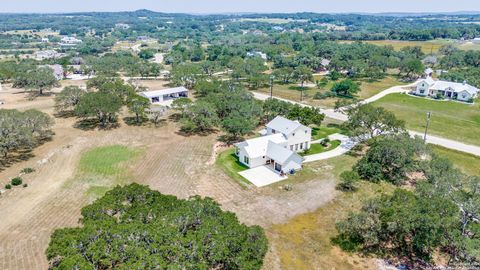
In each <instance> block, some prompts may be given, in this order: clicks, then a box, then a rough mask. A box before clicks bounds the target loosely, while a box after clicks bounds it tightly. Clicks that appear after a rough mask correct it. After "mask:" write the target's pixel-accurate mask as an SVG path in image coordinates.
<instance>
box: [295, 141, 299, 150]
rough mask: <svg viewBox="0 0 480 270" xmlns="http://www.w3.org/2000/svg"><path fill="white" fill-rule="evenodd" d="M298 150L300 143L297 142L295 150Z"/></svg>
mask: <svg viewBox="0 0 480 270" xmlns="http://www.w3.org/2000/svg"><path fill="white" fill-rule="evenodd" d="M297 150H298V143H297V144H295V151H297Z"/></svg>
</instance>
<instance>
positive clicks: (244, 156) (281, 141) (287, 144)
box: [235, 116, 312, 173]
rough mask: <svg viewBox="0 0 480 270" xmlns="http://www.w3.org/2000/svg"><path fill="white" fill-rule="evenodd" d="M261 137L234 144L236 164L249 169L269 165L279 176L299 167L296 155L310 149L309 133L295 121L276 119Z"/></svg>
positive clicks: (310, 133) (298, 156)
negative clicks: (236, 157)
mask: <svg viewBox="0 0 480 270" xmlns="http://www.w3.org/2000/svg"><path fill="white" fill-rule="evenodd" d="M261 133H262V135H263V136H261V137H258V138H254V139H250V140H246V141H244V142H240V143H237V144H235V147H236V154H237V156H238V158H239V161H240V162H241V163H243V164H245V165H246V166H248V167H249V168H255V167H259V166H263V165H270V166H271V167H272V168H273V169H274V170H275V171H277V172H279V173H289V172H292V171H297V170H300V169H301V168H302V162H303V157H301V156H300V155H298V154H297V153H298V152H301V151H305V150H306V149H309V148H310V144H311V138H312V130H311V129H310V128H309V127H306V126H304V125H302V124H301V123H300V122H298V121H292V120H289V119H286V118H284V117H281V116H277V117H276V118H275V119H273V120H272V121H271V122H269V123H268V124H267V126H266V128H265V129H264V130H262V132H261Z"/></svg>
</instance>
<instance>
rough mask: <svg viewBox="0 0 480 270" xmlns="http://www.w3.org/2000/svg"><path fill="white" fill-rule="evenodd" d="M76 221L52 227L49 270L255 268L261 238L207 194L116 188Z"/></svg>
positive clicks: (261, 248) (258, 262)
mask: <svg viewBox="0 0 480 270" xmlns="http://www.w3.org/2000/svg"><path fill="white" fill-rule="evenodd" d="M81 221H82V227H79V228H66V229H58V230H56V231H55V232H54V233H53V235H52V238H51V241H50V244H49V247H48V249H47V252H46V254H47V258H48V259H49V260H50V265H51V267H50V269H260V268H261V267H262V261H263V257H264V255H265V253H266V251H267V239H266V237H265V234H264V232H263V230H262V229H261V228H260V227H258V226H252V227H248V226H246V225H243V224H240V223H239V221H238V219H237V217H236V216H235V214H233V213H231V212H224V211H222V210H221V209H220V207H219V205H218V204H217V203H216V202H215V201H213V200H211V199H208V198H206V199H201V198H199V197H193V198H190V199H188V200H180V199H177V198H176V197H174V196H170V195H162V194H160V193H159V192H157V191H153V190H150V189H149V188H148V187H146V186H141V185H138V184H132V185H129V186H126V187H117V188H115V189H113V190H111V191H109V192H108V193H107V194H106V195H105V196H104V197H102V198H100V199H98V200H97V201H95V202H94V203H93V204H91V205H89V206H86V207H84V208H83V209H82V219H81Z"/></svg>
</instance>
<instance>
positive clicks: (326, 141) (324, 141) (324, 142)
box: [320, 138, 330, 147]
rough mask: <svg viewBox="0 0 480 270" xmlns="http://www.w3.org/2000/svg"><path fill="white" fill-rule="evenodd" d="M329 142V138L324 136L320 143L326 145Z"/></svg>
mask: <svg viewBox="0 0 480 270" xmlns="http://www.w3.org/2000/svg"><path fill="white" fill-rule="evenodd" d="M329 143H330V139H329V138H325V139H323V140H322V141H321V142H320V144H321V145H322V146H323V147H326V146H327V145H328V144H329Z"/></svg>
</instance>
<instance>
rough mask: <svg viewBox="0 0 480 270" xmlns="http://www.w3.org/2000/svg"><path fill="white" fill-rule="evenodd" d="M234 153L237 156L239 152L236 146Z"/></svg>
mask: <svg viewBox="0 0 480 270" xmlns="http://www.w3.org/2000/svg"><path fill="white" fill-rule="evenodd" d="M235 154H236V155H237V156H238V155H239V154H240V149H238V147H235Z"/></svg>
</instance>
